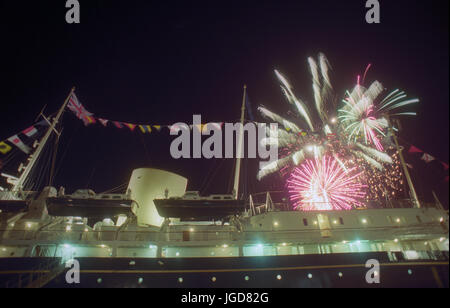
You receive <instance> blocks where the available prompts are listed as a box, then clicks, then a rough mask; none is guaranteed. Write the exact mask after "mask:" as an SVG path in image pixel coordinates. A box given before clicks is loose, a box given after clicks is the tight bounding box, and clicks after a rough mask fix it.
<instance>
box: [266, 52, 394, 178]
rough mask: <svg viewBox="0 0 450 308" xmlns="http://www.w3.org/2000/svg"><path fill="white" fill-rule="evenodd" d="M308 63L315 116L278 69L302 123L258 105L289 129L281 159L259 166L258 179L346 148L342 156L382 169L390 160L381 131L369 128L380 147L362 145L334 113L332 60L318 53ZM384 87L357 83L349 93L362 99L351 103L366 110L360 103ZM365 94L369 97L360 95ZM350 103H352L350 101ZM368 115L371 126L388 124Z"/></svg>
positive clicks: (389, 103)
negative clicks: (381, 137) (330, 73)
mask: <svg viewBox="0 0 450 308" xmlns="http://www.w3.org/2000/svg"><path fill="white" fill-rule="evenodd" d="M308 64H309V67H310V71H311V75H312V88H313V93H314V101H315V104H314V107H315V111H316V112H315V118H313V117H312V114H311V112H310V111H309V110H308V108H307V105H306V104H305V103H304V102H303V101H302V100H300V99H299V98H297V96H295V94H294V91H293V87H292V86H291V85H290V84H289V82H288V81H287V79H286V78H285V77H284V76H283V75H282V74H281V73H280V72H278V71H275V74H276V76H277V78H278V80H279V81H280V83H281V89H282V91H283V93H284V95H285V96H286V98H287V101H288V102H289V103H290V104H292V105H294V106H295V107H296V109H297V112H298V116H299V119H300V120H301V121H299V123H294V122H292V121H289V120H287V119H285V118H283V117H282V116H280V115H277V114H275V113H274V112H272V111H270V110H268V109H267V108H264V107H259V111H260V112H261V114H262V115H263V116H264V117H266V118H269V119H271V120H273V121H276V122H278V123H280V124H281V125H282V126H283V127H284V128H285V129H286V131H287V134H283V136H282V137H281V140H280V143H279V146H280V149H281V151H280V160H279V161H278V162H275V163H273V164H271V165H266V166H264V167H262V168H261V169H260V170H259V173H258V179H262V178H263V177H265V176H267V175H269V174H271V173H274V172H277V171H279V170H281V169H283V170H287V168H286V166H288V165H291V166H292V167H295V166H298V165H299V164H301V163H302V162H303V161H305V160H306V159H308V158H311V159H312V158H321V156H322V155H324V154H327V153H328V154H331V155H332V156H334V157H336V156H335V155H334V153H336V152H344V151H345V152H346V153H345V154H343V155H341V156H343V157H348V156H350V155H353V156H357V157H360V158H363V159H365V161H366V163H368V164H370V165H371V166H372V167H375V168H377V169H383V165H382V163H384V162H388V161H389V158H386V155H384V153H383V152H382V151H381V149H382V148H383V147H382V145H381V141H380V140H379V138H378V135H377V134H376V133H375V132H374V131H373V130H366V132H365V136H366V140H370V141H375V142H374V143H375V146H376V147H377V149H375V148H370V149H369V148H368V147H363V146H362V145H361V144H360V143H356V141H357V138H346V136H347V134H346V131H345V129H342V128H341V123H340V122H338V118H336V117H335V115H336V114H337V110H336V103H335V98H334V97H335V96H334V94H333V87H332V86H331V83H330V77H329V64H328V60H327V59H326V57H325V55H323V54H319V57H318V61H317V62H316V60H315V59H313V58H311V57H310V58H308ZM381 91H383V87H382V86H381V84H380V83H378V82H374V83H373V84H372V85H371V86H370V87H369V89H367V90H366V89H364V88H363V87H362V86H360V85H358V86H357V87H355V89H354V90H353V92H352V93H351V94H349V97H351V101H353V102H360V101H362V103H360V104H359V105H358V104H356V103H355V104H352V105H351V106H353V105H356V106H357V107H355V108H357V110H367V107H365V106H360V105H361V104H363V103H366V104H367V105H370V102H372V101H373V100H374V99H375V98H376V97H377V96H378V95H379V93H380V92H381ZM361 93H363V94H361ZM362 95H364V97H366V98H367V99H365V100H362V99H360V97H361V96H362ZM397 99H398V95H397V93H394V94H392V95H391V96H390V97H389V98H388V99H387V100H385V101H383V102H382V108H383V109H388V108H390V107H391V106H393V105H392V104H393V102H392V100H397ZM397 101H398V100H397ZM397 101H395V102H397ZM395 102H394V103H395ZM348 104H351V103H350V102H348ZM369 111H370V110H369ZM368 117H369V118H368V119H367V122H369V123H368V124H367V125H369V126H370V127H372V126H375V127H377V128H378V129H379V131H380V132H381V133H382V129H383V128H385V127H387V121H386V120H384V121H383V120H380V119H375V118H374V117H372V115H371V112H369V115H368ZM349 121H350V120H349ZM372 122H373V123H372ZM367 125H366V126H363V128H362V130H363V129H364V127H367ZM378 126H379V127H378ZM352 129H353V128H352ZM357 129H358V128H356V131H355V133H354V134H353V135H356V134H359V131H358V130H357ZM303 133H304V134H303ZM329 136H335V138H334V139H336V140H337V141H338V142H335V143H334V144H332V145H331V143H330V140H329ZM271 142H273V140H270V137H269V138H267V140H262V145H266V144H270V143H271ZM366 144H367V143H366ZM341 154H342V153H341Z"/></svg>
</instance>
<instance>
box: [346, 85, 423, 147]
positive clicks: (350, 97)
mask: <svg viewBox="0 0 450 308" xmlns="http://www.w3.org/2000/svg"><path fill="white" fill-rule="evenodd" d="M382 92H383V86H382V85H381V83H379V82H378V81H375V82H373V83H372V85H371V86H370V87H369V89H365V88H364V87H363V86H361V85H360V84H359V82H358V84H357V85H356V86H355V88H354V89H353V91H352V92H351V93H350V92H348V91H347V97H346V98H345V99H344V100H343V103H344V107H343V108H341V109H339V111H338V112H339V117H338V118H339V120H340V121H341V124H342V126H343V128H344V132H345V134H346V135H347V138H348V139H349V141H350V142H357V141H358V140H359V139H364V143H365V144H368V145H369V144H373V145H374V146H375V147H376V149H377V150H379V151H384V148H383V145H382V143H381V141H380V137H385V136H386V135H385V130H386V129H387V127H388V125H389V124H388V121H387V120H386V115H391V116H395V115H415V113H413V112H403V113H394V114H391V111H393V110H395V109H397V108H401V107H404V106H407V105H411V104H414V103H418V102H419V100H418V99H409V100H405V98H406V94H405V92H403V91H399V90H395V91H393V92H391V93H390V94H388V95H387V96H386V97H385V98H384V99H383V100H382V101H381V103H379V104H377V103H376V99H377V97H378V96H379V95H380V94H381V93H382Z"/></svg>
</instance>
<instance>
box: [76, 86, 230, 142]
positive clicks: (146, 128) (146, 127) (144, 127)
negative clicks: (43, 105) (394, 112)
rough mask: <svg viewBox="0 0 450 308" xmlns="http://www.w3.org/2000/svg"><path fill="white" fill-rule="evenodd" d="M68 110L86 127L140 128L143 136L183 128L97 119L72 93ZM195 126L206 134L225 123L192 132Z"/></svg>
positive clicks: (205, 125)
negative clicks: (96, 125)
mask: <svg viewBox="0 0 450 308" xmlns="http://www.w3.org/2000/svg"><path fill="white" fill-rule="evenodd" d="M67 108H68V109H69V110H71V111H72V112H73V113H74V114H75V116H76V117H77V118H79V119H80V120H82V121H83V123H84V125H86V126H88V125H92V124H96V123H100V124H101V125H103V126H104V127H107V126H111V125H112V126H114V127H116V128H119V129H123V128H128V129H129V130H130V131H135V130H136V128H139V130H140V131H141V132H142V133H143V134H150V133H152V132H153V131H158V132H160V131H161V130H162V129H163V128H167V129H169V130H170V131H174V130H175V131H178V130H180V129H181V127H180V126H177V125H154V124H152V125H150V124H134V123H128V122H122V121H113V120H109V119H104V118H99V117H95V116H94V114H93V113H92V112H89V111H87V110H86V108H85V107H84V106H83V105H82V104H81V103H80V101H79V100H78V98H77V96H76V95H75V93H72V95H71V96H70V97H69V102H68V104H67ZM194 126H196V127H197V129H198V130H199V131H200V132H205V131H206V130H207V129H209V128H210V127H211V126H212V127H213V128H215V129H221V128H222V126H223V122H220V123H207V124H200V125H190V126H189V128H190V129H191V130H192V129H193V128H194Z"/></svg>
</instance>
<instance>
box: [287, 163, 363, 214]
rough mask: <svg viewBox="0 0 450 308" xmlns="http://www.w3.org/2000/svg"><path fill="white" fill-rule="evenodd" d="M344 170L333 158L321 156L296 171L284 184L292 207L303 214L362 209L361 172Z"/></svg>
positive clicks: (352, 169)
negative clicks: (303, 212) (306, 212)
mask: <svg viewBox="0 0 450 308" xmlns="http://www.w3.org/2000/svg"><path fill="white" fill-rule="evenodd" d="M355 171H356V170H355V168H351V169H345V167H344V166H341V165H340V164H339V163H338V161H337V160H336V159H334V158H333V157H329V156H323V157H322V158H321V159H314V160H307V161H306V162H304V163H303V164H302V165H300V167H298V168H295V169H294V171H293V172H292V174H291V176H290V178H289V179H288V181H287V186H288V190H289V194H290V199H291V201H292V202H293V204H294V208H295V209H297V210H303V211H331V210H350V209H352V208H355V207H362V206H364V205H363V204H362V202H361V200H363V199H364V197H365V196H366V188H367V186H366V185H363V184H361V183H360V182H359V180H358V179H359V176H360V175H361V172H359V173H358V172H355Z"/></svg>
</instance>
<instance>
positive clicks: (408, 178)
mask: <svg viewBox="0 0 450 308" xmlns="http://www.w3.org/2000/svg"><path fill="white" fill-rule="evenodd" d="M388 121H389V130H390V132H391V134H392V137H393V139H394V143H395V146H396V147H397V152H398V156H399V157H400V162H401V164H402V167H403V172H404V173H405V177H406V181H407V182H408V186H409V191H410V192H411V197H412V199H413V202H414V206H415V207H417V208H420V207H421V206H420V202H419V198H418V197H417V193H416V189H415V188H414V185H413V182H412V179H411V176H410V174H409V170H408V166H406V162H405V159H404V157H403V153H402V152H403V149H400V146H399V144H398V140H397V136H396V135H395V132H394V130H393V129H392V124H391V121H390V119H389V117H388Z"/></svg>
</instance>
